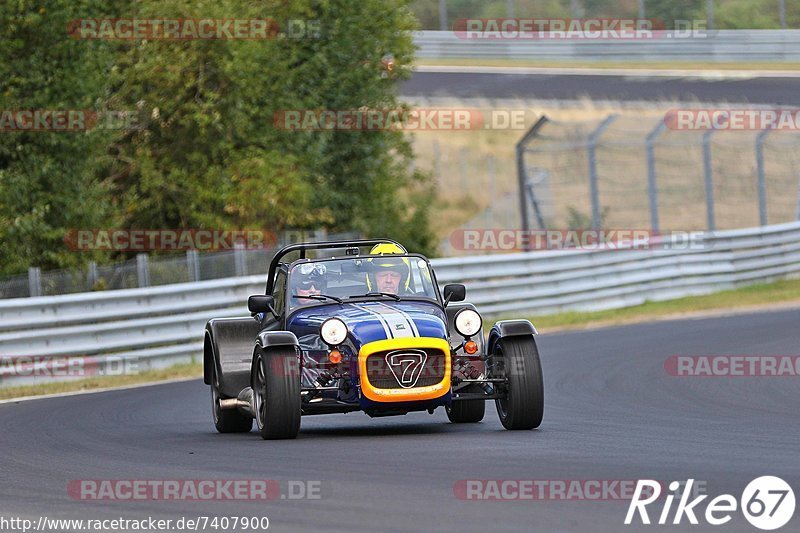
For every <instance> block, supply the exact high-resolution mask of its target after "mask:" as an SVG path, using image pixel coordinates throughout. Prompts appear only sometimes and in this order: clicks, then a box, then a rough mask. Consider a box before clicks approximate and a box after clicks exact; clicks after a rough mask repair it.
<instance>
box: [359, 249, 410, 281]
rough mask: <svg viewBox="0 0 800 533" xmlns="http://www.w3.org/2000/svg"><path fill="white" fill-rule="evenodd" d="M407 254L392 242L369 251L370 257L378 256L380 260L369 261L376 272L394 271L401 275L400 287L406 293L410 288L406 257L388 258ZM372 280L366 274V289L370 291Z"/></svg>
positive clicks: (408, 264)
mask: <svg viewBox="0 0 800 533" xmlns="http://www.w3.org/2000/svg"><path fill="white" fill-rule="evenodd" d="M406 253H408V252H407V251H406V249H405V248H403V247H402V246H400V245H398V244H395V243H392V242H382V243H380V244H376V245H375V246H373V247H372V250H370V251H369V254H370V255H379V256H381V257H380V258H376V259H370V260H369V261H370V263H371V264H372V265H373V266H374V267H375V269H376V270H394V271H399V272H401V273H402V276H403V277H402V280H401V282H400V283H401V286H402V287H403V289H404V290H405V291H406V292H408V291H409V290H410V288H411V263H410V262H409V261H408V258H407V257H388V256H392V255H398V254H406ZM373 283H374V280H373V279H372V277H371V276H370V275H369V274H367V288H368V289H369V290H372V288H373V287H372V286H373Z"/></svg>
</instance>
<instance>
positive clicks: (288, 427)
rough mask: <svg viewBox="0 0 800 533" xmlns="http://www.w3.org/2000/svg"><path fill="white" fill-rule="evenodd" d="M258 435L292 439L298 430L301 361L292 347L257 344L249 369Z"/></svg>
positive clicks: (269, 438) (269, 437) (267, 438)
mask: <svg viewBox="0 0 800 533" xmlns="http://www.w3.org/2000/svg"><path fill="white" fill-rule="evenodd" d="M251 383H252V387H253V397H254V407H255V414H256V425H258V429H259V431H260V432H261V438H263V439H265V440H272V439H295V438H297V434H298V433H299V432H300V365H299V361H298V359H297V354H296V352H295V351H294V349H291V348H290V349H287V348H277V349H272V350H269V351H264V349H263V348H261V347H260V346H259V347H256V352H255V357H254V359H253V369H252V372H251Z"/></svg>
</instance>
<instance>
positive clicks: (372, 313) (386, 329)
mask: <svg viewBox="0 0 800 533" xmlns="http://www.w3.org/2000/svg"><path fill="white" fill-rule="evenodd" d="M353 307H355V308H356V309H360V310H361V311H363V312H365V313H366V314H368V315H370V316H373V317H375V318H377V319H378V321H379V322H380V323H381V326H383V331H384V333H386V338H387V339H393V338H394V335H393V334H392V330H391V328H390V327H389V324H388V323H387V322H386V320H384V319H383V316H381V314H380V313H377V312H375V311H373V310H372V309H369V308H368V307H366V306H364V305H359V304H353Z"/></svg>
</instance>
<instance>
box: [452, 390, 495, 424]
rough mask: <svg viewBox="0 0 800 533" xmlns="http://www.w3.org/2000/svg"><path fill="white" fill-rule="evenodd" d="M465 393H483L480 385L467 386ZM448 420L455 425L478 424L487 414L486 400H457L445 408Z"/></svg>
mask: <svg viewBox="0 0 800 533" xmlns="http://www.w3.org/2000/svg"><path fill="white" fill-rule="evenodd" d="M462 390H463V391H464V392H483V389H481V388H480V387H479V386H478V385H474V384H473V385H467V386H466V387H464V388H463V389H462ZM445 411H446V412H447V418H448V419H450V422H452V423H454V424H476V423H478V422H480V421H481V420H483V415H484V414H485V413H486V400H457V401H454V402H453V404H452V405H451V406H450V407H445Z"/></svg>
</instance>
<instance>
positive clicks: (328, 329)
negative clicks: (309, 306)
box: [319, 317, 347, 346]
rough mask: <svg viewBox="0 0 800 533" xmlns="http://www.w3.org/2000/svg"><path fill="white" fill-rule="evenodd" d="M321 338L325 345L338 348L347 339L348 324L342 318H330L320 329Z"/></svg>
mask: <svg viewBox="0 0 800 533" xmlns="http://www.w3.org/2000/svg"><path fill="white" fill-rule="evenodd" d="M319 336H320V337H322V340H323V341H324V342H325V344H328V345H329V346H338V345H340V344H341V343H343V342H344V341H345V339H346V338H347V324H345V323H344V322H343V321H342V319H340V318H335V317H334V318H329V319H327V320H325V322H323V323H322V325H321V326H320V327H319Z"/></svg>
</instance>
